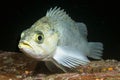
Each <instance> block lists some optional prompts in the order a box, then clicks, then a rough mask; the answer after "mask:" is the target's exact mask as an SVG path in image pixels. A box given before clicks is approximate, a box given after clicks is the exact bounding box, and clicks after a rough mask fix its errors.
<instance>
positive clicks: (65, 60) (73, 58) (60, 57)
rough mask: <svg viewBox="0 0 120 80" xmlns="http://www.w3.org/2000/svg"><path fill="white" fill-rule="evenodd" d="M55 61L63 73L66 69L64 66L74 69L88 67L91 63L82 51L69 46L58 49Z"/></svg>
mask: <svg viewBox="0 0 120 80" xmlns="http://www.w3.org/2000/svg"><path fill="white" fill-rule="evenodd" d="M53 59H54V60H55V61H56V63H57V65H58V67H60V68H61V69H62V70H63V71H65V69H64V68H63V67H62V66H65V67H67V68H70V69H72V68H76V67H77V66H80V65H86V64H87V63H88V62H89V60H88V59H87V57H86V56H85V55H83V53H82V52H81V51H80V50H77V49H75V48H71V47H68V46H65V47H57V50H56V52H55V55H54V56H53Z"/></svg>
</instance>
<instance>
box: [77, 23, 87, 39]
mask: <svg viewBox="0 0 120 80" xmlns="http://www.w3.org/2000/svg"><path fill="white" fill-rule="evenodd" d="M76 25H77V27H78V29H79V31H80V33H81V34H82V35H83V36H84V37H85V38H87V34H88V32H87V27H86V25H85V24H84V23H80V22H77V23H76Z"/></svg>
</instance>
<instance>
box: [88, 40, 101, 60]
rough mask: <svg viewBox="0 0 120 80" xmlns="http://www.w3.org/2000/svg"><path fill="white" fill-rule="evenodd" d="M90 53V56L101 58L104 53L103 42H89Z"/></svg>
mask: <svg viewBox="0 0 120 80" xmlns="http://www.w3.org/2000/svg"><path fill="white" fill-rule="evenodd" d="M88 44H89V48H90V54H89V55H88V57H91V58H94V59H101V56H102V53H103V44H102V43H100V42H89V43H88Z"/></svg>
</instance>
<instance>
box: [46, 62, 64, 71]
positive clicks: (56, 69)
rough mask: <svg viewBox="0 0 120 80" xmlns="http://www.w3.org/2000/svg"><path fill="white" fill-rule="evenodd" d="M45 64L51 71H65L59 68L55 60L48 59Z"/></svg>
mask: <svg viewBox="0 0 120 80" xmlns="http://www.w3.org/2000/svg"><path fill="white" fill-rule="evenodd" d="M45 65H46V66H47V68H48V69H49V70H50V71H51V72H63V71H62V70H61V69H60V68H58V67H57V66H56V65H55V64H54V63H53V62H51V61H46V62H45Z"/></svg>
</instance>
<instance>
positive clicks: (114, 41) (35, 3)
mask: <svg viewBox="0 0 120 80" xmlns="http://www.w3.org/2000/svg"><path fill="white" fill-rule="evenodd" d="M55 6H58V7H61V8H62V9H65V11H66V12H67V13H68V14H69V15H70V16H71V18H72V19H73V20H75V21H78V22H84V23H85V24H86V25H87V28H88V40H89V41H100V42H102V43H103V44H104V49H105V50H104V55H103V58H104V59H108V58H110V59H117V60H120V35H119V34H120V30H119V27H120V26H119V23H120V22H119V21H120V20H119V18H118V17H119V13H118V12H119V4H117V2H114V1H113V2H110V1H109V2H105V1H104V0H103V1H102V0H99V1H94V2H91V1H90V0H89V1H87V0H68V1H67V0H31V1H28V2H27V1H26V2H25V0H24V1H21V0H19V1H17V0H16V1H12V2H11V1H5V0H4V1H3V2H0V50H7V51H17V52H18V51H19V50H18V48H17V44H18V41H19V37H20V33H21V32H22V31H23V30H24V29H26V28H28V27H30V26H31V25H32V24H33V23H34V22H35V21H36V20H38V19H39V18H41V17H43V16H45V14H46V11H47V10H48V9H49V8H51V7H55Z"/></svg>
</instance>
